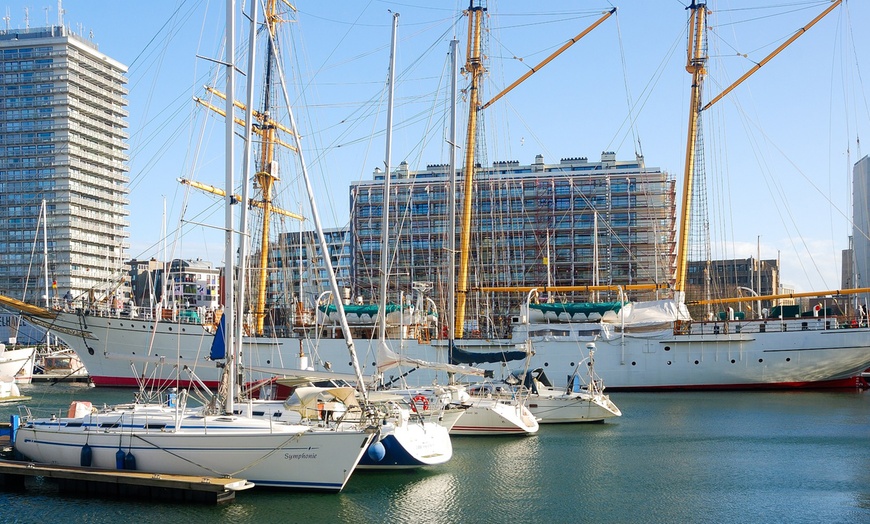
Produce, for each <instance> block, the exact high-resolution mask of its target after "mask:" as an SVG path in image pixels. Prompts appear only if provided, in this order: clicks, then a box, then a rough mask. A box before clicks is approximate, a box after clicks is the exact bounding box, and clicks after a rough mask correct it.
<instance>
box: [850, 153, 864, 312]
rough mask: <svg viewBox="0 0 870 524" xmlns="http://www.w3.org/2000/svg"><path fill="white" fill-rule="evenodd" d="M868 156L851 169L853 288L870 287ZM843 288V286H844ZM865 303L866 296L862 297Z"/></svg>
mask: <svg viewBox="0 0 870 524" xmlns="http://www.w3.org/2000/svg"><path fill="white" fill-rule="evenodd" d="M868 206H870V156H865V157H864V158H862V159H861V160H859V161H858V162H857V163H856V164H855V166H854V167H853V168H852V246H851V247H852V267H851V268H850V269H852V271H853V275H854V277H853V278H854V283H855V287H870V239H868V236H870V207H868ZM844 287H845V286H844ZM862 298H863V299H864V300H865V301H866V300H868V298H870V297H867V296H864V297H862Z"/></svg>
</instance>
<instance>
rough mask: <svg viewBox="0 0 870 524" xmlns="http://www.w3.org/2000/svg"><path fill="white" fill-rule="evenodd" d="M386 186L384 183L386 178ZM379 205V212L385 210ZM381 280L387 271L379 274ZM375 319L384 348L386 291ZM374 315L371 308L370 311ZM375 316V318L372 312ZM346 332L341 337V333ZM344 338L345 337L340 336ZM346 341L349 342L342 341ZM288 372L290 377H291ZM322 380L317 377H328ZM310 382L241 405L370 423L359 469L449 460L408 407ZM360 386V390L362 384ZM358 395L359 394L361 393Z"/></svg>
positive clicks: (268, 413)
mask: <svg viewBox="0 0 870 524" xmlns="http://www.w3.org/2000/svg"><path fill="white" fill-rule="evenodd" d="M398 20H399V13H393V24H392V39H391V42H392V44H391V51H390V69H389V82H388V96H389V106H388V110H387V147H386V160H385V163H386V165H387V171H388V172H389V165H390V150H391V141H390V136H391V135H390V132H391V128H392V106H393V93H394V85H395V82H394V80H395V67H396V64H395V58H396V34H397V30H398ZM386 184H389V178H387V181H386ZM387 204H388V203H387V202H385V204H384V205H385V207H387ZM387 220H388V215H387V214H386V213H385V214H384V230H385V231H386V230H387V228H388V226H389V224H388V222H387ZM386 251H387V250H386V247H385V249H384V252H383V257H382V260H381V262H382V267H383V268H385V267H386V258H385V257H386ZM383 274H384V275H386V274H387V272H386V271H385V270H384V272H383ZM380 305H381V307H380V309H379V311H380V317H379V326H380V330H379V333H380V335H379V339H378V340H379V342H380V343H382V344H385V343H386V342H385V339H386V334H385V333H386V290H385V289H384V292H383V293H382V296H381V304H380ZM333 308H334V310H335V311H336V314H339V315H342V314H343V312H342V309H344V308H342V305H341V304H336V305H335V306H333ZM377 311H378V310H377V309H376V310H375V312H377ZM376 314H377V313H376ZM345 333H346V332H345ZM346 336H347V335H346ZM347 340H348V342H349V343H350V342H351V339H350V338H348V339H347ZM291 373H292V372H291ZM328 377H329V376H328V375H326V376H324V377H321V378H328ZM315 380H317V379H316V378H314V377H308V376H306V373H305V371H304V370H301V371H299V374H298V375H296V376H286V375H285V376H283V377H280V378H277V379H276V380H275V382H276V383H277V384H278V385H284V386H288V387H290V388H292V389H293V394H292V395H291V396H290V397H288V398H287V399H286V400H285V401H275V400H268V399H267V400H256V401H252V402H250V403H248V404H246V406H248V407H249V409H250V411H251V413H253V414H255V415H256V416H260V417H265V418H267V419H270V420H280V421H283V420H288V421H295V422H298V421H299V419H300V418H301V419H313V420H316V421H318V423H320V424H322V425H324V426H327V427H334V428H342V427H345V426H347V425H351V426H355V425H358V424H360V423H361V422H364V421H365V418H366V417H367V418H368V419H369V420H374V421H375V422H376V423H377V427H378V429H379V431H378V438H377V439H376V440H375V441H374V442H372V444H371V445H370V446H369V448H368V449H367V451H366V453H365V454H364V455H363V457H362V459H361V461H360V464H359V467H360V468H363V469H385V468H386V469H410V468H419V467H423V466H436V465H439V464H444V463H445V462H447V461H449V460H450V458H451V457H452V456H453V445H452V443H451V441H450V434H449V432H448V429H447V428H445V427H443V426H442V425H441V424H439V423H437V422H434V421H432V420H430V419H429V418H428V417H426V418H424V417H422V416H419V415H418V414H417V413H416V412H414V410H413V409H412V407H411V406H409V405H408V403H407V402H406V401H405V400H404V399H403V398H402V397H401V396H399V395H394V394H390V393H384V392H377V393H375V394H372V393H369V394H368V395H364V397H365V399H366V400H367V407H368V409H369V410H370V411H369V413H364V412H363V410H362V409H361V408H360V407H359V405H358V403H357V393H358V392H357V391H356V389H355V388H353V387H350V386H348V385H346V384H344V383H342V384H339V383H337V382H339V381H340V379H338V378H337V377H336V379H333V380H321V381H320V382H321V383H322V382H326V383H327V384H324V385H318V384H319V383H318V384H314V383H312V382H314V381H315ZM363 386H364V385H363ZM363 391H365V390H364V389H363Z"/></svg>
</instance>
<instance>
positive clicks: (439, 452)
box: [358, 422, 453, 470]
mask: <svg viewBox="0 0 870 524" xmlns="http://www.w3.org/2000/svg"><path fill="white" fill-rule="evenodd" d="M377 444H380V445H382V446H383V451H384V453H383V457H382V458H378V457H379V456H380V454H379V453H376V452H367V453H365V454H364V455H363V457H362V459H361V460H360V462H359V466H358V467H359V468H360V469H374V470H378V469H412V468H420V467H424V466H436V465H439V464H444V463H445V462H447V461H448V460H450V458H451V457H453V444H452V443H451V441H450V434H449V433H448V430H447V428H445V427H443V426H440V425H438V424H436V423H433V422H425V423H414V422H408V423H407V424H405V425H400V426H396V427H393V428H392V430H390V432H389V433H388V434H386V435H384V436H383V437H382V438H381V440H380V441H378V442H373V443H372V444H371V446H370V448H372V447H375V446H376V445H377ZM375 449H377V448H375Z"/></svg>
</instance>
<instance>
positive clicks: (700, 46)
mask: <svg viewBox="0 0 870 524" xmlns="http://www.w3.org/2000/svg"><path fill="white" fill-rule="evenodd" d="M689 9H690V10H691V14H690V15H689V45H688V47H687V57H686V71H688V72H689V74H691V75H692V93H691V95H690V102H689V131H688V137H687V139H686V167H685V173H684V176H683V197H682V203H681V206H680V210H681V213H682V214H681V215H680V229H679V231H678V233H677V274H676V279H675V282H674V290H675V291H676V292H677V293H678V294H679V293H683V292H685V288H686V266H687V265H688V248H689V225H690V223H691V222H690V215H691V211H692V184H693V183H694V178H695V148H696V145H697V139H698V121H699V119H700V112H701V88H702V86H703V83H704V75H705V74H706V72H707V69H706V65H707V55H706V52H707V47H706V35H705V32H704V26H705V20H706V18H707V4H696V3H695V2H694V0H693V1H692V5H690V6H689Z"/></svg>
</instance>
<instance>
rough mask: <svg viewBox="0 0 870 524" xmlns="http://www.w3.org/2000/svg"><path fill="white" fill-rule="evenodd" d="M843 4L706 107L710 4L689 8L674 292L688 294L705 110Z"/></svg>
mask: <svg viewBox="0 0 870 524" xmlns="http://www.w3.org/2000/svg"><path fill="white" fill-rule="evenodd" d="M840 3H842V0H834V1H833V2H832V3H831V5H830V6H828V8H827V9H825V10H824V11H823V12H822V13H821V14H819V15H818V16H816V17H815V18H813V20H812V21H810V22H809V23H808V24H806V25H805V26H803V27H801V28H800V29H798V30H797V31H796V32H795V34H794V35H792V36H791V37H789V38H788V40H786V41H785V42H783V43H782V45H780V46H779V47H777V48H776V49H775V50H773V52H771V53H770V54H769V55H767V56H766V57H764V59H762V60H761V61H760V62H758V64H756V65H755V66H754V67H753V68H752V69H750V70H749V71H747V72H746V73H744V74H743V76H741V77H740V78H738V79H737V80H736V81H734V83H732V84H731V85H730V86H728V87H727V88H725V89H724V90H723V91H722V93H720V94H719V95H717V96H716V97H715V98H713V99H712V100H711V101H710V102H708V103H707V104H706V105H704V106H703V107H702V106H701V88H702V86H703V82H704V76H705V75H706V72H707V71H706V63H707V56H706V37H705V29H706V18H707V16H706V15H707V4H705V3H700V4H696V3H695V2H694V0H693V1H692V5H690V6H689V7H688V9H690V10H691V14H690V18H689V45H688V48H687V54H688V57H687V62H686V70H687V71H688V72H689V73H691V75H692V93H691V102H690V108H689V131H688V138H687V141H686V168H685V177H684V179H683V200H682V206H681V212H682V215H681V217H680V229H679V231H678V232H677V274H676V279H675V283H674V290H675V291H677V292H678V293H679V292H685V285H686V268H687V265H688V253H687V250H688V244H689V224H690V214H691V208H692V183H693V180H694V175H695V172H694V171H695V151H696V149H695V148H696V144H697V139H698V121H699V118H700V114H701V111H704V110H706V109H708V108H709V107H710V106H712V105H713V104H715V103H716V102H718V101H719V100H721V99H722V98H723V97H724V96H725V95H727V94H728V93H730V92H731V90H732V89H734V88H735V87H737V86H738V85H740V84H741V83H742V82H743V81H744V80H746V79H747V78H749V77H750V76H752V74H753V73H755V72H756V71H758V70H759V69H761V67H762V66H764V65H765V64H766V63H767V62H769V61H770V60H771V59H772V58H773V57H774V56H776V55H778V54H779V53H780V51H782V50H783V49H785V48H786V47H788V46H789V45H791V43H792V42H794V41H795V40H797V39H798V37H800V36H802V35H803V34H805V33H806V32H807V30H809V29H810V28H811V27H812V26H814V25H815V24H816V23H817V22H818V21H819V20H821V19H822V18H824V17H825V16H826V15H827V14H828V13H830V12H831V11H833V10H834V9H835V8H836V7H837V6H839V5H840ZM694 303H696V304H706V303H717V301H697V302H694Z"/></svg>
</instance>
